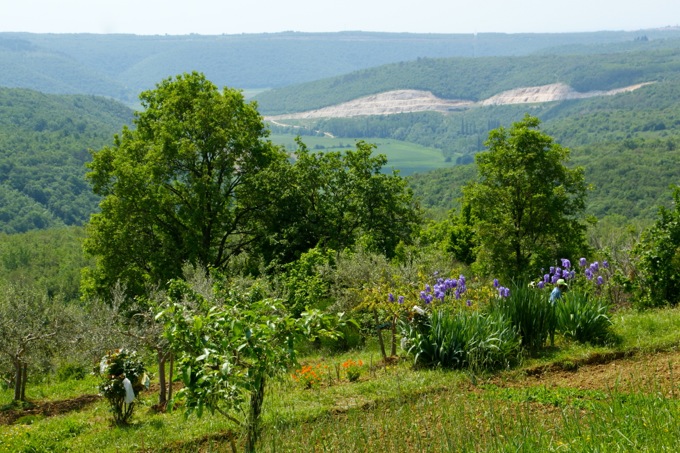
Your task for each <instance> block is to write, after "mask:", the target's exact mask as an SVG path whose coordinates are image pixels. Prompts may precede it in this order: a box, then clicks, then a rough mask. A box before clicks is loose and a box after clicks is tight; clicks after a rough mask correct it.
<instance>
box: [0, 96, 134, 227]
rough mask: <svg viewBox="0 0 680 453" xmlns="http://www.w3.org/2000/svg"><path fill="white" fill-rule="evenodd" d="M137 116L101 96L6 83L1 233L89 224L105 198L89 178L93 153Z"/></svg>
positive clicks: (0, 149)
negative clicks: (49, 91) (87, 166)
mask: <svg viewBox="0 0 680 453" xmlns="http://www.w3.org/2000/svg"><path fill="white" fill-rule="evenodd" d="M131 119H132V111H131V110H129V109H128V108H126V107H125V106H123V105H122V104H120V103H118V102H114V101H110V100H106V99H103V98H99V97H93V96H81V95H74V96H55V95H48V94H43V93H38V92H35V91H29V90H22V89H9V88H0V232H5V233H14V232H23V231H27V230H31V229H40V228H48V227H53V226H59V225H82V224H83V223H84V222H85V221H87V219H88V218H89V216H90V214H91V213H92V212H94V210H95V209H96V207H97V203H98V199H97V197H95V196H94V194H93V193H92V190H91V188H90V186H89V184H88V183H87V182H86V181H85V178H84V175H85V170H86V169H85V166H84V164H85V162H87V161H89V160H90V154H89V150H90V149H98V148H101V147H102V146H105V145H108V144H110V143H111V142H112V139H113V135H114V134H115V133H118V132H120V130H121V128H122V126H123V125H124V124H129V123H130V122H131Z"/></svg>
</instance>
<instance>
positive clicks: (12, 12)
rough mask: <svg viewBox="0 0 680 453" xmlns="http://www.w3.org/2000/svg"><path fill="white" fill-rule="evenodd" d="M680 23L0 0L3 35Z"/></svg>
mask: <svg viewBox="0 0 680 453" xmlns="http://www.w3.org/2000/svg"><path fill="white" fill-rule="evenodd" d="M677 25H680V1H678V0H467V1H460V0H333V1H329V0H288V1H285V0H59V1H56V0H0V32H5V31H28V32H34V33H133V34H140V35H141V34H143V35H148V34H161V35H162V34H170V35H183V34H189V33H198V34H202V35H216V34H223V33H225V34H235V33H262V32H272V33H273V32H280V31H303V32H332V31H343V30H362V31H385V32H412V33H475V32H477V33H483V32H503V33H524V32H536V33H539V32H540V33H542V32H581V31H600V30H639V29H647V28H656V27H666V26H677Z"/></svg>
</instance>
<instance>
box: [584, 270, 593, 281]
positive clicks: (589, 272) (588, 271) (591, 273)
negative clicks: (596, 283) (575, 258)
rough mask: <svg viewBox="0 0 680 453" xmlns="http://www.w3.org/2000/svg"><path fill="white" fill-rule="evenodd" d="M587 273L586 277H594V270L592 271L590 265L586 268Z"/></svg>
mask: <svg viewBox="0 0 680 453" xmlns="http://www.w3.org/2000/svg"><path fill="white" fill-rule="evenodd" d="M585 274H586V278H587V279H588V280H592V279H593V271H592V270H590V268H589V267H588V268H586V270H585Z"/></svg>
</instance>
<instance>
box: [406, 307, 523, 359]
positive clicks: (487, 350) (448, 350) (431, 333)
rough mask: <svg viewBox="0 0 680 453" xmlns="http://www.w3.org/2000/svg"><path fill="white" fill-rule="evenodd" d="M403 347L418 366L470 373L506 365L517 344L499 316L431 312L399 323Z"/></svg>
mask: <svg viewBox="0 0 680 453" xmlns="http://www.w3.org/2000/svg"><path fill="white" fill-rule="evenodd" d="M401 330H402V335H403V338H404V343H403V344H404V346H405V348H406V349H407V351H408V352H409V354H412V355H413V356H414V357H415V362H416V364H418V365H422V366H427V367H438V366H441V367H444V368H454V369H463V368H470V369H473V370H491V369H498V368H502V367H507V366H509V365H510V364H511V363H512V362H513V361H514V360H515V359H516V358H517V356H518V352H519V341H518V338H517V335H516V333H515V331H514V329H513V328H512V327H511V326H510V324H509V322H508V321H507V320H506V319H505V318H503V316H502V315H500V314H499V313H488V314H483V313H480V312H478V311H476V310H460V311H454V312H449V311H446V310H435V311H434V312H431V313H430V312H425V314H423V315H418V314H416V315H415V318H414V319H412V320H410V321H407V322H403V323H402V324H401Z"/></svg>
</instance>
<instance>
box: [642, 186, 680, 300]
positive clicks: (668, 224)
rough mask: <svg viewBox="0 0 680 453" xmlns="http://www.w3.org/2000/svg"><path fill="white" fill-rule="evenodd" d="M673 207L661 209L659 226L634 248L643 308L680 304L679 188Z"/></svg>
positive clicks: (652, 228) (677, 188)
mask: <svg viewBox="0 0 680 453" xmlns="http://www.w3.org/2000/svg"><path fill="white" fill-rule="evenodd" d="M673 204H674V207H673V209H667V208H665V207H663V206H662V207H660V208H659V214H658V218H657V220H656V223H655V224H654V225H653V226H652V227H651V228H650V229H648V230H647V231H645V233H644V235H643V237H642V239H641V241H640V242H639V243H638V245H637V246H636V249H635V254H636V255H637V261H638V263H637V267H638V269H639V272H640V275H639V277H638V280H639V286H638V295H639V296H640V298H641V299H640V302H639V305H641V306H654V307H659V306H663V305H675V304H677V303H678V301H680V186H675V187H673Z"/></svg>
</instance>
